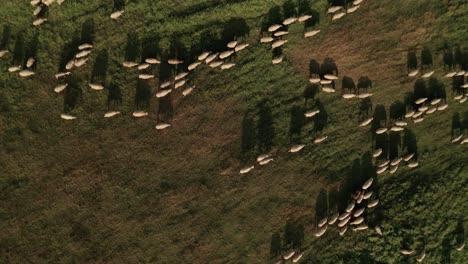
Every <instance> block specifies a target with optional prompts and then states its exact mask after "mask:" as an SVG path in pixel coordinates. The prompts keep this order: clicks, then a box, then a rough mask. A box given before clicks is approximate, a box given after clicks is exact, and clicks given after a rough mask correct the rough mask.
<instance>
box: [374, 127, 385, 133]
mask: <svg viewBox="0 0 468 264" xmlns="http://www.w3.org/2000/svg"><path fill="white" fill-rule="evenodd" d="M387 131H388V128H386V127H381V128H379V129H377V130H376V131H375V133H376V134H377V135H381V134H383V133H385V132H387Z"/></svg>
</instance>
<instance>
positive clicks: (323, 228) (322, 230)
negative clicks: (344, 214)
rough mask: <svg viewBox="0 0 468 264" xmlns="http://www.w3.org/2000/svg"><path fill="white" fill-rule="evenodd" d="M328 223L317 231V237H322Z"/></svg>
mask: <svg viewBox="0 0 468 264" xmlns="http://www.w3.org/2000/svg"><path fill="white" fill-rule="evenodd" d="M327 227H328V226H327V225H324V226H323V227H321V228H319V229H318V230H317V231H316V232H315V234H314V235H315V236H316V237H321V236H322V235H323V234H325V232H326V231H327Z"/></svg>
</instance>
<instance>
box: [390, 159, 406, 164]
mask: <svg viewBox="0 0 468 264" xmlns="http://www.w3.org/2000/svg"><path fill="white" fill-rule="evenodd" d="M402 160H403V158H396V159H394V160H392V161H391V162H390V165H392V166H397V165H398V164H400V162H401V161H402Z"/></svg>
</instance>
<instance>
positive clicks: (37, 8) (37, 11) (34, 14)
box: [33, 6, 42, 16]
mask: <svg viewBox="0 0 468 264" xmlns="http://www.w3.org/2000/svg"><path fill="white" fill-rule="evenodd" d="M41 10H42V7H41V6H37V7H36V9H34V11H33V16H37V15H38V14H39V13H40V12H41Z"/></svg>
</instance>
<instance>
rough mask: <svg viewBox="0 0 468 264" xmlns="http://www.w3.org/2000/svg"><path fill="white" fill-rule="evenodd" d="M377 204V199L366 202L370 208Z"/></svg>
mask: <svg viewBox="0 0 468 264" xmlns="http://www.w3.org/2000/svg"><path fill="white" fill-rule="evenodd" d="M378 204H379V199H374V200H372V201H369V203H368V204H367V207H368V208H372V207H375V206H377V205H378Z"/></svg>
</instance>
